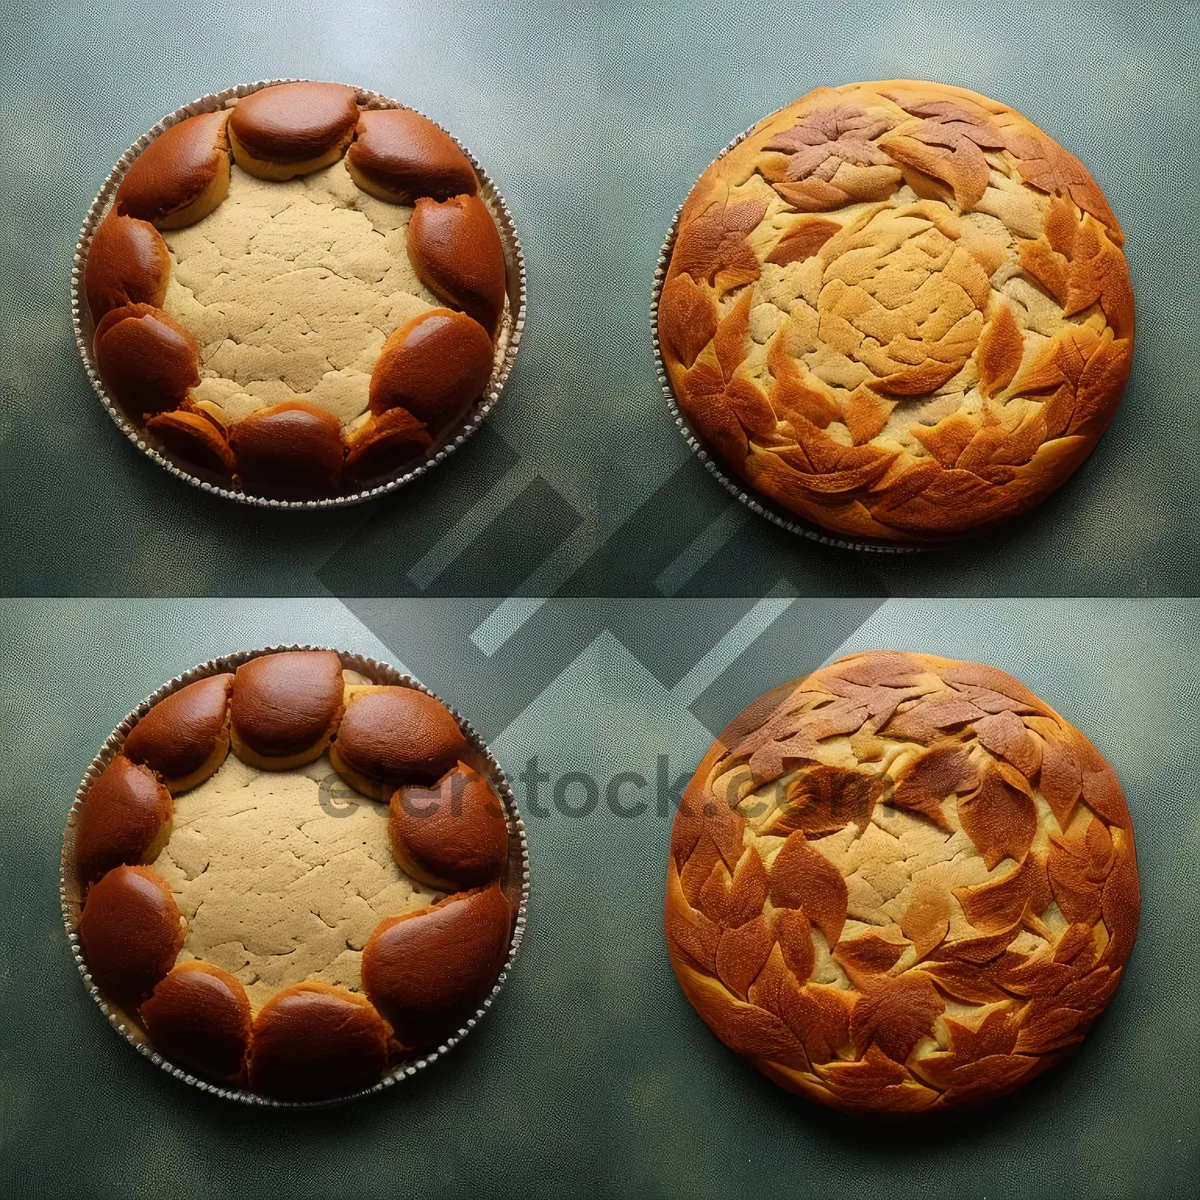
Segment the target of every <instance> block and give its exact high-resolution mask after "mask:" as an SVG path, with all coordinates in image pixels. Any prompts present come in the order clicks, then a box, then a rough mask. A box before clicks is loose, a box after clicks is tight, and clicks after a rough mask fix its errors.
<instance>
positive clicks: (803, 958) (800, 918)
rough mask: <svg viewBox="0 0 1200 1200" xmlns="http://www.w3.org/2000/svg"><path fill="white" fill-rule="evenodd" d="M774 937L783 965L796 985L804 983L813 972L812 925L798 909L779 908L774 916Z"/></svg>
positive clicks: (814, 955)
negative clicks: (792, 976)
mask: <svg viewBox="0 0 1200 1200" xmlns="http://www.w3.org/2000/svg"><path fill="white" fill-rule="evenodd" d="M775 936H776V938H777V939H778V940H779V949H780V951H781V952H782V954H783V961H784V965H785V966H786V967H787V969H788V970H789V971H791V973H792V974H793V975H795V977H796V981H797V982H798V983H806V982H807V981H808V977H809V976H810V975H811V974H812V972H813V966H814V965H815V963H816V957H817V952H816V948H815V947H814V946H813V940H812V924H811V922H810V921H809V919H808V917H807V916H805V914H804V910H803V909H800V908H781V909H778V910H777V911H776V915H775Z"/></svg>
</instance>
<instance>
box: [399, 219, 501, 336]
mask: <svg viewBox="0 0 1200 1200" xmlns="http://www.w3.org/2000/svg"><path fill="white" fill-rule="evenodd" d="M408 257H409V258H410V259H411V260H412V265H413V269H414V270H415V271H416V272H417V275H418V276H419V277H420V279H421V282H422V283H424V284H425V286H426V287H427V288H429V290H430V291H431V292H433V294H434V295H435V296H439V297H440V298H441V299H443V300H445V301H446V302H447V303H448V304H453V305H454V307H455V308H461V309H462V310H463V312H465V313H466V314H467V315H468V316H469V317H474V318H475V320H477V321H478V322H479V323H480V325H482V326H483V327H484V329H486V330H487V331H488V333H489V334H494V333H495V332H496V326H497V325H498V324H499V323H500V314H501V313H502V312H503V311H504V288H505V280H506V271H505V267H504V247H503V246H502V245H501V244H500V234H499V232H498V231H497V229H496V223H495V221H493V220H492V214H491V213H490V212H488V210H487V205H485V204H484V203H483V201H482V200H480V199H479V197H478V196H453V197H451V198H450V199H449V200H443V201H441V202H440V203H439V202H438V201H436V200H430V199H428V198H427V197H423V198H422V199H420V200H418V201H417V204H416V207H415V208H414V210H413V215H412V219H411V220H410V221H409V223H408Z"/></svg>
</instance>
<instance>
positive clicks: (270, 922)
mask: <svg viewBox="0 0 1200 1200" xmlns="http://www.w3.org/2000/svg"><path fill="white" fill-rule="evenodd" d="M410 694H411V695H412V696H417V697H420V714H421V718H422V719H421V721H418V726H419V729H418V737H417V741H418V742H420V743H421V744H422V745H424V746H426V747H427V748H428V747H429V746H430V745H431V739H430V730H431V729H432V730H434V731H435V732H436V733H440V735H441V738H442V742H443V743H444V748H445V749H446V750H447V751H448V753H449V754H450V766H449V767H448V768H447V769H446V770H445V771H443V772H441V773H440V774H439V775H438V776H437V777H436V778H434V777H433V776H432V773H431V769H430V768H431V767H432V765H433V760H432V759H429V758H428V757H426V758H425V759H423V760H422V762H421V763H420V764H418V767H417V769H415V770H413V771H411V772H408V771H406V770H405V769H404V764H405V762H406V761H407V760H406V758H405V755H406V754H409V753H410V752H411V749H412V744H413V739H412V738H410V739H409V740H408V742H403V738H402V736H401V738H400V740H401V742H402V743H403V744H402V745H401V748H400V751H399V753H398V754H393V753H390V749H389V744H388V735H389V733H396V730H395V729H394V728H391V727H389V726H387V725H386V724H385V725H383V726H380V724H379V722H378V721H375V722H373V723H372V722H364V721H363V720H362V719H358V721H357V724H358V726H359V727H360V729H361V728H362V727H363V726H364V725H365V726H366V727H367V728H368V729H369V731H370V732H371V733H372V734H373V735H374V738H373V741H372V742H371V745H372V747H373V750H374V754H375V758H372V757H371V756H370V754H366V755H363V756H360V757H361V758H362V762H363V764H364V765H363V766H362V770H364V771H365V772H367V773H370V772H372V771H375V770H376V767H375V762H376V759H378V758H380V757H382V758H385V759H387V763H388V767H389V773H388V777H389V778H391V779H394V780H398V781H399V783H398V784H395V783H393V784H392V785H390V790H389V791H388V793H387V794H386V795H385V800H384V802H383V803H380V802H378V801H376V800H372V799H369V798H367V795H368V793H367V792H363V793H361V794H359V795H357V796H356V794H355V793H354V792H353V791H351V789H352V788H354V787H356V786H357V784H356V783H355V782H354V781H353V780H351V779H350V778H349V777H347V778H346V779H345V781H343V779H342V777H341V776H339V774H338V773H337V771H336V770H335V767H334V764H333V763H332V762H331V759H330V755H329V748H330V745H331V741H333V739H336V737H337V736H338V733H339V728H340V726H341V725H342V723H343V721H344V719H345V715H346V714H347V713H348V712H349V713H353V711H354V709H355V707H356V705H357V703H358V702H359V701H360V700H362V699H363V698H370V699H371V700H372V702H373V703H374V704H376V705H378V704H379V703H380V702H381V701H382V702H384V703H385V705H386V704H387V703H388V702H391V703H392V704H393V705H394V706H395V709H396V711H398V712H407V711H411V709H410V708H408V707H406V701H407V699H408V697H409V696H410ZM448 730H452V731H453V735H454V736H453V737H451V736H449V734H448V732H447V731H448ZM350 732H351V733H352V734H353V723H351V730H350ZM404 732H405V728H404V727H403V726H401V727H400V728H399V733H398V736H399V735H403V733H404ZM352 740H353V738H352ZM333 744H336V741H333ZM231 749H232V753H230V751H231ZM135 758H136V759H137V761H134V759H135ZM472 764H473V765H472ZM477 768H478V769H477ZM485 772H486V765H485V761H484V756H482V755H481V753H480V752H479V751H478V750H476V749H475V747H474V746H473V745H472V743H471V742H469V741H468V740H467V738H466V737H465V736H464V735H463V733H462V731H461V730H460V728H459V726H458V723H457V721H456V720H455V718H454V717H453V715H452V714H451V713H450V711H449V710H448V709H447V708H446V707H445V706H444V705H442V704H441V703H440V702H439V701H438V700H436V699H435V698H434V697H432V696H429V695H428V694H427V693H424V692H421V691H419V690H417V689H416V688H411V687H405V686H380V685H377V684H373V683H372V682H371V681H370V680H368V679H367V678H366V677H364V676H362V675H358V674H355V673H354V672H352V671H349V670H346V669H344V668H343V665H342V661H341V659H340V657H339V655H338V654H336V653H335V652H333V651H326V650H297V651H283V652H270V653H266V654H262V655H259V656H256V657H252V658H250V659H249V660H247V661H246V662H244V663H243V664H242V665H241V666H239V667H238V669H237V671H236V672H234V673H226V674H218V675H212V676H207V677H204V678H201V679H199V680H197V681H196V682H194V683H191V684H188V685H187V686H186V687H183V688H181V689H179V690H177V691H175V692H172V693H171V694H170V695H168V696H167V697H166V698H165V699H163V700H161V701H159V702H158V703H157V704H155V705H153V706H152V707H151V708H150V709H149V711H148V712H146V713H145V715H144V716H142V717H141V718H140V720H139V721H138V723H137V724H136V725H134V727H133V729H132V730H131V732H130V733H129V735H128V736H127V737H126V738H125V740H124V743H123V744H122V745H121V746H120V748H119V752H118V753H117V754H116V755H115V756H114V757H113V758H112V759H111V760H110V762H109V763H108V765H107V766H106V767H105V768H104V770H103V771H102V772H100V774H99V775H98V776H96V778H95V779H94V780H93V782H92V783H91V785H90V787H89V788H88V790H87V792H86V793H85V794H84V796H83V798H82V800H81V801H80V803H79V805H78V809H77V815H76V819H75V821H74V823H73V826H72V828H73V841H71V842H69V843H68V847H69V850H68V857H67V859H66V860H65V861H66V863H67V868H66V869H67V870H68V872H69V873H70V874H72V875H73V876H74V877H75V879H76V880H77V883H78V894H79V897H80V902H81V912H80V914H79V917H78V935H79V945H80V950H81V953H82V956H83V960H84V962H85V963H86V967H87V969H88V971H89V972H90V973H91V976H92V980H93V982H94V984H95V985H96V987H97V988H98V989H99V991H100V993H101V995H102V996H103V997H104V999H106V1000H107V1001H108V1002H109V1004H110V1005H113V1006H115V1007H116V1008H117V1009H119V1010H120V1013H121V1015H122V1016H123V1017H124V1019H125V1020H126V1022H127V1024H132V1025H133V1026H134V1027H135V1028H136V1029H137V1030H138V1031H139V1032H140V1033H141V1035H142V1036H143V1038H144V1040H145V1042H146V1043H147V1044H148V1045H149V1046H151V1047H152V1048H153V1049H155V1050H157V1051H158V1052H159V1053H160V1054H162V1055H163V1057H164V1058H166V1059H167V1060H168V1061H169V1062H170V1063H172V1064H173V1065H175V1066H177V1067H181V1068H183V1069H184V1070H186V1071H190V1072H194V1073H195V1074H196V1075H198V1076H200V1077H202V1078H204V1079H206V1080H209V1081H212V1082H214V1083H218V1084H222V1085H226V1086H239V1087H244V1088H248V1089H249V1090H250V1091H252V1092H257V1093H260V1094H262V1095H265V1096H270V1097H272V1098H275V1099H280V1100H288V1101H311V1100H321V1099H326V1098H329V1097H331V1096H335V1095H341V1094H345V1093H347V1092H353V1091H358V1090H361V1089H364V1088H368V1087H370V1086H372V1085H373V1084H375V1083H377V1082H378V1081H379V1080H380V1078H381V1076H382V1075H383V1073H384V1072H385V1071H387V1070H388V1069H389V1067H391V1066H393V1065H395V1064H397V1063H399V1062H402V1061H405V1060H407V1059H411V1058H413V1057H415V1056H417V1055H419V1054H422V1053H426V1052H428V1051H429V1050H430V1049H431V1048H433V1047H436V1046H437V1045H438V1044H439V1042H440V1041H442V1040H444V1039H445V1038H447V1037H448V1036H450V1035H452V1034H453V1033H455V1031H457V1030H459V1029H460V1028H461V1027H462V1026H463V1025H464V1024H466V1023H467V1022H468V1021H470V1020H471V1018H472V1017H473V1016H474V1014H476V1013H477V1012H478V1011H479V1009H480V1007H481V1005H482V1003H483V1002H484V1000H485V999H486V998H487V996H488V995H489V994H490V993H491V992H492V990H493V988H494V986H495V984H496V981H497V977H498V976H499V975H500V972H501V971H502V970H503V968H504V964H505V962H506V960H507V958H508V956H509V953H510V950H511V946H512V941H513V927H514V919H515V916H516V913H515V911H514V905H513V902H512V900H511V899H510V896H511V895H513V892H512V886H511V884H512V878H511V875H512V873H511V871H510V867H509V836H510V834H509V826H508V821H507V819H506V816H505V809H504V805H503V803H502V801H501V800H500V798H499V797H498V796H497V794H496V792H495V791H494V790H493V788H492V786H491V784H490V783H489V781H488V779H487V777H486V773H485ZM377 790H378V789H376V788H374V787H372V788H371V793H372V794H375V793H376V792H377ZM409 793H411V796H410V795H409ZM410 863H415V864H416V865H415V866H411V867H410ZM430 864H433V865H436V868H437V874H436V876H432V875H431V872H430V870H429V866H430ZM376 944H378V947H379V951H378V952H375V950H374V949H369V947H373V946H375V945H376Z"/></svg>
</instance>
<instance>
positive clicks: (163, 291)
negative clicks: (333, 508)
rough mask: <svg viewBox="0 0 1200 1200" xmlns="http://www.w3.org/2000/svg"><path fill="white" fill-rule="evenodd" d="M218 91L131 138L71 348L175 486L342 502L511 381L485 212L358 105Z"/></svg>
mask: <svg viewBox="0 0 1200 1200" xmlns="http://www.w3.org/2000/svg"><path fill="white" fill-rule="evenodd" d="M239 90H241V91H242V92H243V94H242V95H241V96H240V97H239V96H238V95H237V93H236V92H234V93H231V94H230V98H229V99H228V100H226V102H225V103H224V105H221V104H220V103H219V101H220V100H221V97H210V98H207V99H208V100H210V101H211V105H210V107H211V108H212V109H213V111H208V110H207V109H203V110H201V111H196V109H197V108H198V107H200V106H201V105H203V104H204V102H197V105H193V106H189V109H187V110H183V111H184V113H188V112H190V113H191V115H183V116H182V118H181V119H177V120H175V121H174V122H173V123H171V124H170V125H168V126H167V128H166V129H165V130H164V131H163V132H161V133H159V134H158V136H157V137H154V138H153V139H152V140H149V141H148V144H146V145H145V146H144V148H143V149H142V150H141V152H140V153H138V154H137V155H136V157H134V158H133V160H132V162H131V163H130V165H129V166H128V169H127V170H126V171H125V172H124V174H123V176H120V177H119V180H120V182H119V186H116V187H115V191H114V192H113V196H112V204H111V207H110V208H109V209H108V210H107V213H106V214H105V215H104V216H103V219H102V220H100V221H99V222H98V223H97V224H95V225H94V228H93V231H92V233H91V238H90V243H88V242H87V241H86V231H87V226H85V249H86V261H85V263H84V266H83V271H82V278H81V283H82V291H83V293H84V296H85V298H86V304H87V307H88V311H89V313H90V317H91V323H92V325H93V326H94V333H93V332H92V331H91V330H90V329H84V330H83V333H84V335H85V336H87V337H89V340H90V343H91V355H92V361H93V363H94V366H95V370H96V372H97V374H98V376H99V379H100V380H101V381H102V383H103V387H104V389H105V391H106V393H107V396H109V397H111V398H112V400H113V401H115V403H116V404H117V405H118V406H119V407H120V410H121V412H122V413H123V414H124V416H125V417H126V418H127V420H129V421H132V422H133V423H134V425H135V426H136V427H138V428H140V429H142V430H144V431H145V433H146V434H147V435H149V437H150V439H151V440H152V442H153V444H154V446H155V447H157V448H159V449H160V450H161V451H164V452H166V453H167V454H168V455H170V456H172V457H173V459H175V460H177V461H178V462H179V463H180V464H182V465H183V466H184V467H185V468H186V471H187V472H188V473H189V474H191V475H195V476H198V477H200V478H201V479H202V480H203V481H205V482H206V483H209V484H210V485H211V484H216V485H218V486H220V487H221V488H223V489H232V490H234V491H235V492H236V493H237V494H238V495H240V496H243V497H256V498H266V499H269V500H274V501H276V502H286V501H315V500H321V499H326V500H328V499H330V498H333V497H337V496H351V495H358V494H360V493H362V492H363V491H369V490H372V489H375V488H378V487H381V486H385V485H386V484H387V483H388V482H390V481H394V480H396V479H398V478H399V477H400V475H401V474H403V475H404V477H407V475H408V474H409V473H411V472H412V471H413V470H414V469H418V468H419V467H420V465H421V464H422V463H427V462H428V461H429V460H430V459H431V458H432V457H434V456H435V455H437V454H438V453H439V452H440V451H441V450H442V449H443V448H444V447H445V446H446V445H447V444H448V443H449V442H452V441H453V440H454V439H455V438H456V437H457V435H458V434H459V433H460V432H461V431H462V430H463V428H464V422H465V421H466V419H467V417H468V414H469V413H472V412H474V411H475V410H476V409H477V407H478V402H479V401H480V399H481V397H483V396H484V394H485V393H486V392H488V390H489V387H492V386H495V385H496V384H495V381H497V380H502V377H503V375H504V374H506V373H507V368H508V366H509V365H511V357H512V353H513V352H514V351H515V345H516V338H517V335H518V329H517V319H516V314H515V313H514V311H513V305H510V303H509V289H510V276H511V281H512V286H513V288H514V289H516V290H514V292H513V295H514V297H517V292H518V291H519V289H520V282H519V279H518V276H519V274H520V269H519V264H517V265H514V266H513V267H512V269H511V270H510V265H509V262H508V260H507V258H506V250H505V246H504V243H503V242H502V240H501V234H500V231H499V229H498V228H497V223H496V218H495V217H494V215H493V211H494V210H495V211H503V204H502V202H500V201H499V200H498V199H497V198H495V197H494V195H493V193H492V192H491V189H490V185H487V183H486V180H485V179H481V176H480V174H479V173H478V172H477V171H476V168H475V167H474V165H473V164H472V161H471V160H470V159H469V158H468V157H467V155H466V154H465V153H464V152H463V150H462V149H461V148H460V147H459V145H458V144H457V143H456V142H455V141H454V139H453V138H451V137H450V135H449V134H447V133H446V132H445V131H444V130H442V129H441V128H440V127H439V126H437V125H435V124H434V123H433V122H432V121H430V120H428V119H427V118H426V117H423V116H421V114H419V113H416V112H413V111H412V110H410V109H405V108H398V107H394V106H391V107H389V106H388V105H392V104H393V102H390V101H386V102H385V101H384V100H383V99H382V98H380V97H377V96H375V95H374V94H373V93H366V92H361V91H356V90H355V89H354V88H350V87H346V86H344V85H342V84H337V83H317V82H312V81H299V82H290V83H280V84H273V85H266V86H262V87H259V88H258V89H257V90H250V91H249V92H248V93H247V92H245V90H244V89H239ZM104 196H105V193H103V192H102V193H101V201H98V204H100V203H101V202H102V201H103V199H104ZM98 215H99V214H97V216H98ZM92 220H93V218H89V223H91V222H92ZM510 232H511V231H508V233H510ZM508 233H506V236H508ZM509 240H510V241H512V240H513V239H512V238H511V237H510V239H509ZM514 303H516V300H514ZM85 357H86V355H85Z"/></svg>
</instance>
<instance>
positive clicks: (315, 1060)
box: [250, 983, 388, 1100]
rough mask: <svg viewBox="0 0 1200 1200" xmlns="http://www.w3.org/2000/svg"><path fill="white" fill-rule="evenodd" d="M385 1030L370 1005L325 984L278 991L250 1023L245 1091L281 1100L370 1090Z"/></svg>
mask: <svg viewBox="0 0 1200 1200" xmlns="http://www.w3.org/2000/svg"><path fill="white" fill-rule="evenodd" d="M387 1056H388V1028H387V1026H386V1025H385V1024H384V1022H383V1020H382V1018H381V1017H380V1015H379V1013H378V1012H376V1011H375V1008H374V1006H373V1005H372V1004H371V1003H370V1001H368V1000H366V999H364V998H363V997H362V996H356V995H354V994H353V993H352V992H347V991H343V990H342V989H341V988H335V987H330V986H329V985H328V984H324V983H300V984H297V985H296V986H295V987H289V988H284V989H283V990H282V991H280V992H277V993H276V994H275V995H274V996H272V997H271V999H270V1000H269V1001H268V1002H267V1003H266V1005H265V1006H264V1007H263V1010H262V1012H260V1013H259V1014H258V1018H257V1020H256V1021H255V1022H254V1032H253V1035H252V1040H251V1046H250V1086H251V1087H252V1088H253V1089H254V1090H255V1091H256V1092H262V1093H263V1094H264V1095H267V1096H274V1097H276V1098H277V1099H280V1100H322V1099H325V1098H326V1097H328V1096H337V1095H340V1094H342V1093H344V1092H353V1091H357V1090H358V1089H359V1088H365V1087H370V1085H371V1084H373V1083H375V1082H376V1081H377V1080H378V1079H379V1076H380V1075H381V1074H382V1073H383V1068H384V1067H385V1066H386V1065H387Z"/></svg>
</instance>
